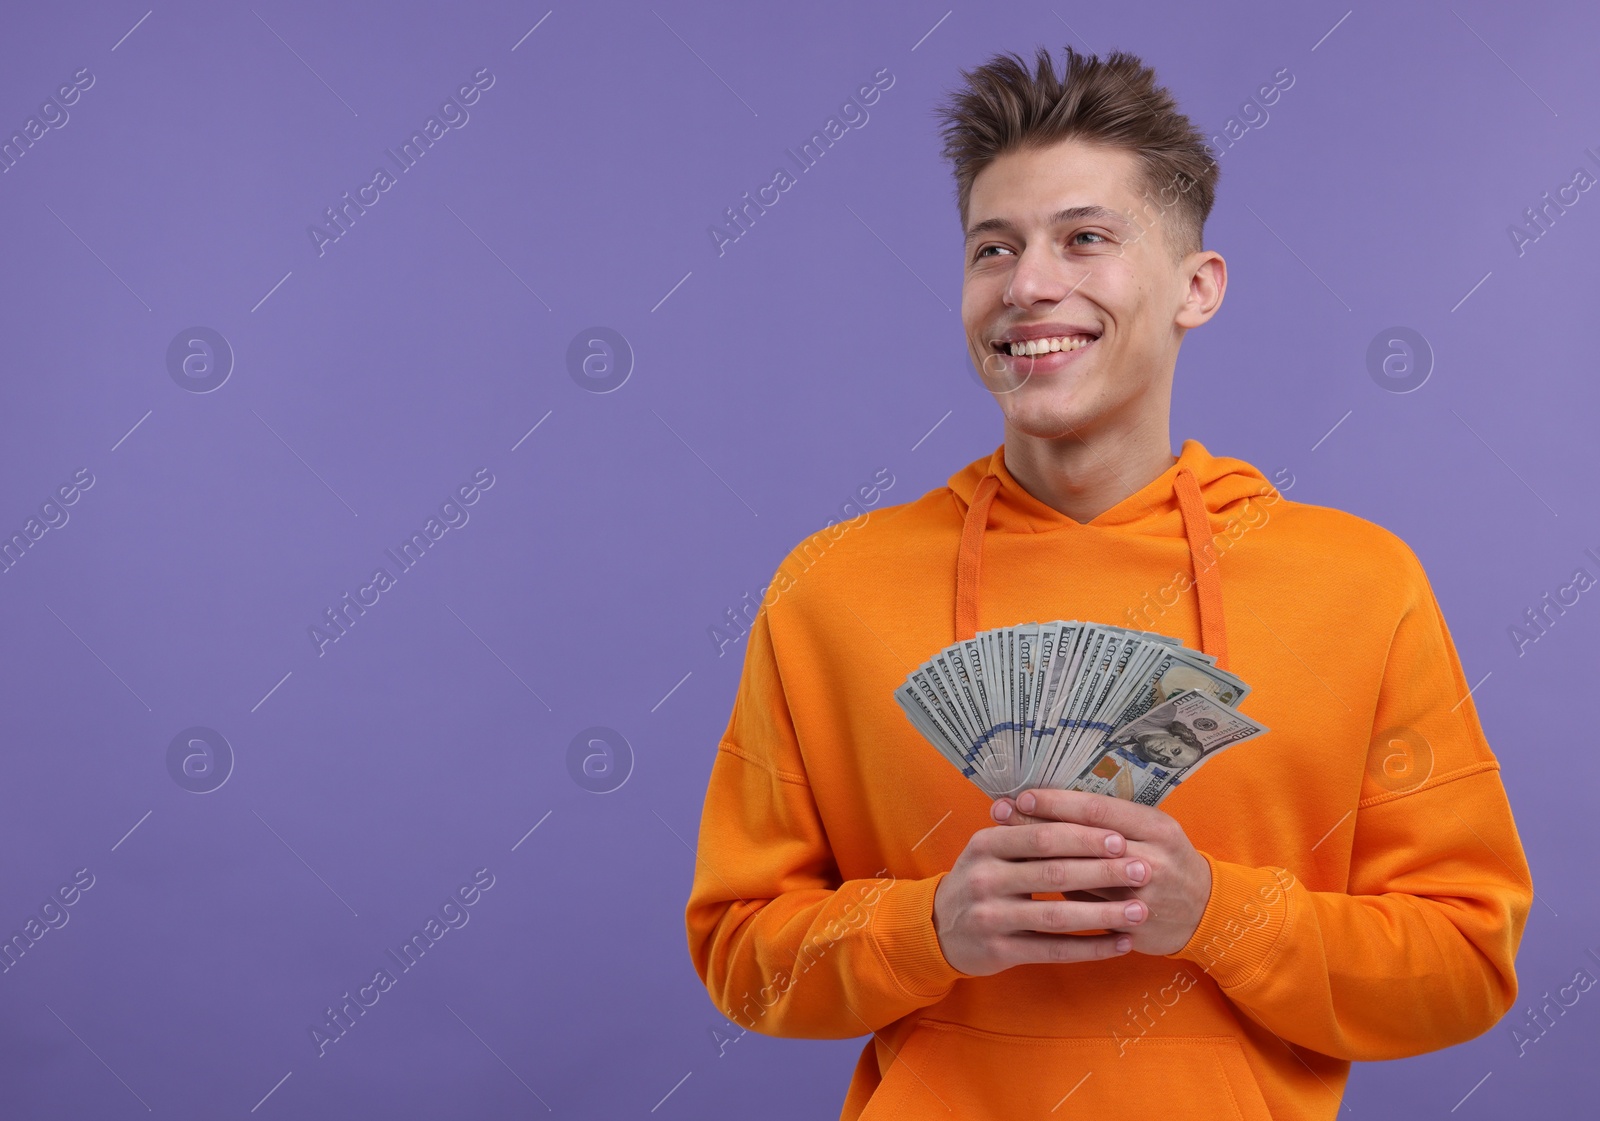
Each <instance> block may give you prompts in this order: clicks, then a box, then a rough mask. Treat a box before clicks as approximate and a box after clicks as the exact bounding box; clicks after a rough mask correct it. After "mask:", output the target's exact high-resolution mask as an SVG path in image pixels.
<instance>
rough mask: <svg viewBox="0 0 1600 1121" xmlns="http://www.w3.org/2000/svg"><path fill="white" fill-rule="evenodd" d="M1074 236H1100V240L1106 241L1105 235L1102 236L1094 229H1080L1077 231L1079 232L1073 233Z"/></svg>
mask: <svg viewBox="0 0 1600 1121" xmlns="http://www.w3.org/2000/svg"><path fill="white" fill-rule="evenodd" d="M1072 236H1073V237H1074V238H1080V237H1098V238H1100V240H1101V241H1104V240H1105V238H1104V237H1101V235H1100V234H1097V233H1095V232H1094V231H1093V230H1079V231H1078V232H1077V233H1075V234H1073V235H1072Z"/></svg>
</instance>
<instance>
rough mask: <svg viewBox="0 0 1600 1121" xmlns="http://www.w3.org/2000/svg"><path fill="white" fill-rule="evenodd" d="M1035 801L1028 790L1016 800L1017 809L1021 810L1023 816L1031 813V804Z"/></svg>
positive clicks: (1031, 792)
mask: <svg viewBox="0 0 1600 1121" xmlns="http://www.w3.org/2000/svg"><path fill="white" fill-rule="evenodd" d="M1035 801H1036V799H1035V798H1034V796H1033V791H1031V790H1029V791H1027V792H1026V793H1024V794H1023V795H1022V797H1020V798H1018V799H1017V809H1019V810H1021V811H1022V812H1023V813H1025V814H1026V813H1032V812H1033V803H1034V802H1035Z"/></svg>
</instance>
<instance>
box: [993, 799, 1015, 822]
mask: <svg viewBox="0 0 1600 1121" xmlns="http://www.w3.org/2000/svg"><path fill="white" fill-rule="evenodd" d="M1010 816H1011V803H1010V802H1001V803H1000V804H999V805H998V806H996V807H995V808H994V819H995V820H996V821H1005V820H1006V819H1007V818H1009V817H1010Z"/></svg>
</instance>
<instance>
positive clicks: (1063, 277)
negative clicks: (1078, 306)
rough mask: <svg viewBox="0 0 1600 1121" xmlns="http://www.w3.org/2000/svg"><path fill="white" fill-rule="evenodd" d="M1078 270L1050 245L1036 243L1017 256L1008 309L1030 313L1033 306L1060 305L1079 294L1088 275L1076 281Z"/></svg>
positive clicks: (1008, 296) (1085, 274)
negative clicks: (1028, 310)
mask: <svg viewBox="0 0 1600 1121" xmlns="http://www.w3.org/2000/svg"><path fill="white" fill-rule="evenodd" d="M1075 271H1076V270H1073V269H1070V268H1069V267H1068V265H1067V263H1066V262H1065V261H1063V260H1062V259H1061V258H1060V256H1059V255H1058V254H1056V253H1055V252H1054V251H1053V248H1052V246H1051V245H1050V243H1049V242H1048V241H1042V242H1041V241H1035V242H1033V243H1032V244H1030V245H1028V246H1027V247H1026V248H1024V249H1023V251H1022V252H1021V253H1020V254H1019V255H1018V256H1017V263H1016V266H1015V267H1014V268H1013V269H1012V270H1011V279H1010V280H1009V281H1008V282H1007V283H1006V295H1005V301H1006V303H1007V304H1008V305H1010V306H1012V307H1015V308H1019V309H1026V308H1028V307H1029V306H1030V305H1032V304H1037V303H1048V304H1058V303H1060V302H1061V301H1062V300H1064V299H1066V298H1067V297H1068V296H1070V295H1072V293H1073V292H1075V291H1076V290H1077V288H1078V286H1079V285H1080V284H1082V283H1083V281H1084V279H1085V278H1087V277H1088V275H1089V274H1088V273H1087V272H1084V273H1083V274H1082V275H1081V276H1077V277H1074V276H1072V275H1071V274H1072V273H1073V272H1075Z"/></svg>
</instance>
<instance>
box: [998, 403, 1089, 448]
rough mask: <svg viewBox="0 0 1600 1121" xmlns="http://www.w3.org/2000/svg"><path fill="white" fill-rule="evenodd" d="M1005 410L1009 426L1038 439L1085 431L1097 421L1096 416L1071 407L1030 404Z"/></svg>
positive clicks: (1049, 438)
mask: <svg viewBox="0 0 1600 1121" xmlns="http://www.w3.org/2000/svg"><path fill="white" fill-rule="evenodd" d="M1004 412H1005V414H1006V424H1007V425H1008V426H1009V427H1011V428H1012V429H1014V430H1015V431H1017V432H1020V433H1022V434H1023V435H1025V436H1032V437H1034V438H1035V439H1038V440H1054V439H1057V438H1058V437H1061V436H1069V435H1072V434H1073V433H1075V432H1083V431H1085V430H1087V429H1088V428H1090V427H1092V426H1093V424H1094V421H1095V417H1094V416H1092V415H1088V414H1085V413H1083V412H1081V411H1079V410H1077V409H1070V408H1050V407H1048V406H1046V407H1038V406H1035V405H1029V406H1024V407H1022V408H1013V409H1006V410H1004Z"/></svg>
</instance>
